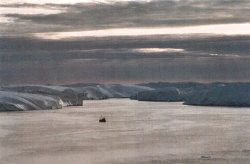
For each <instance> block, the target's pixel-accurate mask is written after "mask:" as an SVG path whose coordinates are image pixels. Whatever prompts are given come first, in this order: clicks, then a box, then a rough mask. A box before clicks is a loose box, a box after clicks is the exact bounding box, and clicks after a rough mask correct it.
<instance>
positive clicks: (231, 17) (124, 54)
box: [0, 0, 250, 85]
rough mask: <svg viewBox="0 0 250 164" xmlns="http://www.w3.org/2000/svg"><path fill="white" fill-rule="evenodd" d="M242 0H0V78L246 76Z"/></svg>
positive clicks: (247, 44)
mask: <svg viewBox="0 0 250 164" xmlns="http://www.w3.org/2000/svg"><path fill="white" fill-rule="evenodd" d="M249 55H250V1H249V0H137V1H133V0H116V1H115V0H54V1H51V0H1V1H0V84H1V85H8V84H48V83H49V84H66V83H79V82H84V83H87V82H94V83H141V82H151V81H168V82H182V81H197V82H214V81H226V82H237V81H249V80H250V73H249V72H250V56H249Z"/></svg>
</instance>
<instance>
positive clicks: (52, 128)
mask: <svg viewBox="0 0 250 164" xmlns="http://www.w3.org/2000/svg"><path fill="white" fill-rule="evenodd" d="M101 115H103V116H105V117H106V118H107V123H99V122H98V119H99V117H100V116H101ZM249 161H250V108H226V107H223V108H221V107H199V106H185V105H182V103H167V102H138V101H134V100H129V99H110V100H100V101H84V106H83V107H69V108H64V109H62V110H46V111H28V112H12V113H0V163H2V164H16V163H18V164H52V163H53V164H59V163H60V164H64V163H65V164H69V163H76V164H83V163H106V164H110V163H249Z"/></svg>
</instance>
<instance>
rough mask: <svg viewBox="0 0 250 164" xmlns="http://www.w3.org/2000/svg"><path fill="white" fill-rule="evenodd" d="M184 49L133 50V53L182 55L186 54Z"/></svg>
mask: <svg viewBox="0 0 250 164" xmlns="http://www.w3.org/2000/svg"><path fill="white" fill-rule="evenodd" d="M184 51H185V50H184V49H178V48H136V49H133V52H139V53H145V54H147V53H150V54H153V53H180V52H184Z"/></svg>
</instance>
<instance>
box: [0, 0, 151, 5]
mask: <svg viewBox="0 0 250 164" xmlns="http://www.w3.org/2000/svg"><path fill="white" fill-rule="evenodd" d="M129 1H137V2H150V1H151V0H55V1H51V0H1V1H0V4H24V3H30V4H76V3H107V4H108V3H115V2H129Z"/></svg>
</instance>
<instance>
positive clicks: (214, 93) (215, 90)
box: [0, 82, 250, 111]
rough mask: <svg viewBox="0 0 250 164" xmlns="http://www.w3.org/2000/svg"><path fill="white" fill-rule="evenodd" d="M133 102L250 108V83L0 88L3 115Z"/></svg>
mask: <svg viewBox="0 0 250 164" xmlns="http://www.w3.org/2000/svg"><path fill="white" fill-rule="evenodd" d="M109 98H130V99H133V100H138V101H166V102H183V103H184V104H186V105H206V106H237V107H249V106H250V83H209V84H203V83H190V82H187V83H164V82H159V83H144V84H71V85H19V86H2V87H0V111H26V110H43V109H60V108H62V107H65V106H82V105H83V101H84V100H102V99H109Z"/></svg>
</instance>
